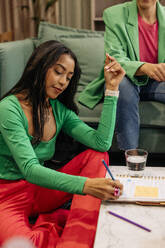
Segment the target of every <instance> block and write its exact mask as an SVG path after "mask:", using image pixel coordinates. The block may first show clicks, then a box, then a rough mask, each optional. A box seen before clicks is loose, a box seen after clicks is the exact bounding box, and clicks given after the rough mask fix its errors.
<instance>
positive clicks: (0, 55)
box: [0, 22, 165, 154]
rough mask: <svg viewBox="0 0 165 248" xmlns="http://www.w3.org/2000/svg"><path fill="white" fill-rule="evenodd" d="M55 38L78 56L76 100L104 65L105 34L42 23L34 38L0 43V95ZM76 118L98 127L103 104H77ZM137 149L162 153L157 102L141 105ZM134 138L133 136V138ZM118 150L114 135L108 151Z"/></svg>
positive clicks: (164, 121) (162, 121)
mask: <svg viewBox="0 0 165 248" xmlns="http://www.w3.org/2000/svg"><path fill="white" fill-rule="evenodd" d="M50 39H55V40H59V41H61V42H63V43H64V44H65V45H66V46H68V47H69V48H71V49H72V50H73V51H74V53H75V54H76V55H77V57H78V60H79V63H80V66H81V69H82V76H81V80H80V82H79V85H78V90H77V94H76V101H77V98H78V95H79V93H80V92H81V91H82V90H83V89H84V87H85V86H86V85H87V84H88V83H89V82H91V81H92V80H93V79H95V78H96V77H97V76H98V75H99V72H100V70H101V67H102V65H103V63H104V33H103V32H101V31H100V32H97V31H91V30H78V29H74V28H69V27H63V26H58V25H55V24H50V23H46V22H41V23H40V25H39V32H38V36H37V37H36V38H29V39H25V40H19V41H13V42H6V43H0V96H2V95H3V94H4V93H5V92H7V91H8V90H9V89H10V88H11V87H12V86H13V85H14V84H15V83H16V82H17V81H18V80H19V78H20V76H21V74H22V72H23V70H24V67H25V65H26V62H27V60H28V58H29V56H30V55H31V53H32V52H33V50H34V49H35V47H36V46H38V45H39V44H40V43H42V42H44V41H46V40H50ZM78 107H79V111H80V112H79V116H80V118H81V119H82V120H84V121H85V122H86V123H88V124H89V125H92V126H93V127H96V126H97V123H98V120H99V117H100V112H101V108H102V103H100V104H98V105H97V106H96V107H95V108H94V109H93V110H90V109H87V108H86V107H84V106H82V105H80V104H79V103H78ZM139 108H140V118H141V128H140V141H139V147H140V148H145V149H147V150H148V151H149V152H151V153H159V154H163V153H165V145H164V144H165V105H164V104H162V103H158V102H151V101H150V102H141V103H140V105H139ZM132 138H133V137H132ZM116 151H118V148H117V144H116V138H115V135H114V139H113V144H112V147H111V149H110V152H116Z"/></svg>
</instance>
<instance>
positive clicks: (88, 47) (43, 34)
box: [38, 22, 104, 93]
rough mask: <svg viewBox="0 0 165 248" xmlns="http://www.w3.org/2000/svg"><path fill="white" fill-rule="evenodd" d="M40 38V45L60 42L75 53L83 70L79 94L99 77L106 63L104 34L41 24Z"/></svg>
mask: <svg viewBox="0 0 165 248" xmlns="http://www.w3.org/2000/svg"><path fill="white" fill-rule="evenodd" d="M38 38H39V41H38V45H39V44H41V43H43V42H45V41H47V40H52V39H53V40H58V41H60V42H62V43H63V44H64V45H65V46H67V47H69V48H70V49H71V50H72V51H73V52H74V53H75V55H76V56H77V59H78V61H79V64H80V67H81V70H82V75H81V79H80V81H79V84H78V93H79V92H81V91H82V90H83V89H84V88H85V86H86V85H87V84H88V83H89V82H91V81H92V80H93V79H95V78H96V77H97V76H98V75H99V73H100V70H101V68H102V66H103V63H104V36H103V32H95V31H91V30H83V29H75V28H70V27H64V26H59V25H56V24H48V23H44V22H41V24H40V26H39V33H38ZM89 51H90V52H89Z"/></svg>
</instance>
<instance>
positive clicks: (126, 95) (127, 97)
mask: <svg viewBox="0 0 165 248" xmlns="http://www.w3.org/2000/svg"><path fill="white" fill-rule="evenodd" d="M119 91H120V95H119V100H118V101H119V103H120V102H121V103H122V105H123V104H129V103H131V102H134V101H135V99H138V98H139V90H138V86H136V85H135V84H133V83H132V82H131V80H129V79H128V78H127V77H124V79H123V80H122V82H121V83H120V85H119Z"/></svg>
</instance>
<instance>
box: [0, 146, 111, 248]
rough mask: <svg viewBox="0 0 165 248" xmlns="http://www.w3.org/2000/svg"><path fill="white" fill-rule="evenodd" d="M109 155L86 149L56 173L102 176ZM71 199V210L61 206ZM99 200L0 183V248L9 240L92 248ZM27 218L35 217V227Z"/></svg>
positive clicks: (24, 184) (43, 247)
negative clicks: (17, 238)
mask: <svg viewBox="0 0 165 248" xmlns="http://www.w3.org/2000/svg"><path fill="white" fill-rule="evenodd" d="M102 159H104V160H105V161H106V162H107V163H108V162H109V161H108V159H109V157H108V154H107V153H106V152H105V153H102V152H97V151H94V150H91V149H88V150H86V151H84V152H82V153H80V154H79V155H78V156H76V157H75V158H73V159H72V160H71V161H70V162H69V163H67V164H66V165H65V166H63V167H62V168H60V169H59V171H61V172H64V173H68V174H72V175H80V176H85V177H91V178H92V177H105V173H106V171H105V168H104V166H103V164H102V162H101V160H102ZM72 197H73V199H72V205H71V209H70V210H65V209H60V206H61V205H62V204H64V203H65V202H66V201H68V200H69V199H71V198H72ZM100 204H101V201H100V200H99V199H97V198H95V197H92V196H88V195H85V196H83V195H74V196H73V195H71V194H69V193H66V192H62V191H57V190H52V189H47V188H43V187H40V186H37V185H35V184H31V183H29V182H27V181H26V180H16V181H9V180H0V245H2V244H3V242H4V241H6V240H8V239H9V238H11V237H15V236H22V237H25V238H27V239H30V240H31V241H32V242H33V244H34V245H35V247H37V248H55V247H56V248H77V247H78V248H92V247H93V242H94V238H95V232H96V227H97V219H98V214H99V209H100ZM30 216H37V220H36V222H35V224H33V225H32V224H30V223H29V217H30Z"/></svg>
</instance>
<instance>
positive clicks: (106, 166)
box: [102, 159, 115, 180]
mask: <svg viewBox="0 0 165 248" xmlns="http://www.w3.org/2000/svg"><path fill="white" fill-rule="evenodd" d="M102 162H103V165H104V166H105V168H106V169H107V171H108V173H109V175H110V177H111V178H112V180H115V178H114V177H113V175H112V173H111V171H110V169H109V167H108V165H107V164H106V163H105V160H104V159H102Z"/></svg>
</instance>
